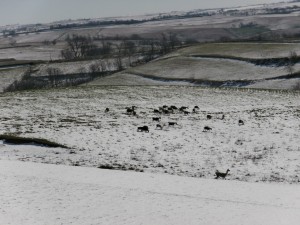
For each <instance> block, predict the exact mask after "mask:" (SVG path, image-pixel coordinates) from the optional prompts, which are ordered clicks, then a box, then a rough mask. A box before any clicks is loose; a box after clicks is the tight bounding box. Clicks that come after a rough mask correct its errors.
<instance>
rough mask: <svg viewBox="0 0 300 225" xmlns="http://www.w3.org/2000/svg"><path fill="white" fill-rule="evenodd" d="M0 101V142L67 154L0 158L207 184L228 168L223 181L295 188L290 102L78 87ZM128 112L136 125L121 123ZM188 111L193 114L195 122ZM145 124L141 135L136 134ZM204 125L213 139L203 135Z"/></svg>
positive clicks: (216, 93) (190, 91) (293, 105)
mask: <svg viewBox="0 0 300 225" xmlns="http://www.w3.org/2000/svg"><path fill="white" fill-rule="evenodd" d="M0 99H1V101H0V112H1V113H0V115H1V117H0V125H1V126H0V134H4V133H10V134H15V135H18V136H24V137H34V138H46V139H48V140H50V141H54V142H57V143H60V144H64V145H67V146H69V147H70V148H71V149H59V148H58V149H56V148H54V149H53V148H52V149H47V148H44V149H42V148H37V147H35V146H15V145H9V144H4V145H2V146H1V148H0V149H1V151H0V159H14V160H22V161H34V162H43V163H53V164H64V165H78V166H88V167H110V168H113V169H119V170H135V171H144V172H153V173H168V174H176V175H180V176H191V177H204V178H208V179H212V178H213V177H214V176H213V174H214V172H215V170H216V169H219V170H223V171H225V170H226V169H227V168H229V169H230V170H231V172H230V176H228V179H230V180H242V181H250V182H285V183H299V181H300V180H299V172H300V167H299V165H300V164H299V162H300V146H299V141H298V140H299V139H300V136H299V135H300V132H299V126H300V115H299V112H300V111H299V105H300V100H299V99H300V96H299V93H293V92H281V91H278V92H269V91H256V90H230V89H229V90H225V89H202V88H198V87H184V86H181V87H179V86H173V87H171V86H170V87H157V86H153V87H145V86H140V87H133V86H127V87H126V86H124V87H93V86H87V87H81V88H71V89H54V90H45V91H30V92H19V93H6V94H1V95H0ZM163 105H168V106H171V105H174V106H177V107H178V108H179V107H181V106H188V107H189V108H188V109H187V110H186V111H187V112H189V114H187V115H185V114H184V113H183V112H181V111H179V110H174V112H173V113H170V114H156V113H154V112H153V111H154V109H158V107H162V106H163ZM131 106H136V112H137V116H133V115H128V114H126V107H131ZM194 106H199V108H200V109H199V110H196V112H195V113H193V108H194ZM107 107H108V108H109V109H110V111H109V112H108V113H105V112H104V110H105V108H107ZM207 115H211V116H212V119H207ZM223 115H224V117H225V118H224V119H223V120H222V116H223ZM153 117H161V121H160V122H157V121H153ZM239 120H243V121H244V123H245V124H244V125H239V123H238V121H239ZM169 122H176V123H177V125H175V126H170V125H169ZM157 124H160V125H161V126H162V127H163V129H157V128H156V125H157ZM144 125H147V126H148V127H149V130H150V131H149V133H144V132H137V128H138V127H140V126H144ZM205 126H209V127H211V128H212V130H211V131H208V132H203V130H204V127H205Z"/></svg>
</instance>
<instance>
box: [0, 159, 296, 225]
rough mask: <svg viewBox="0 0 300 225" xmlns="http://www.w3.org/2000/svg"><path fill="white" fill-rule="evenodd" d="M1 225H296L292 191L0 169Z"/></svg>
mask: <svg viewBox="0 0 300 225" xmlns="http://www.w3.org/2000/svg"><path fill="white" fill-rule="evenodd" d="M0 181H1V185H0V192H1V195H0V224H1V225H9V224H13V225H19V224H22V225H41V224H43V225H56V224H57V225H58V224H65V225H67V224H78V225H79V224H86V225H92V224H95V225H96V224H114V225H121V224H122V225H127V224H128V225H135V224H139V225H153V224H161V225H164V224H165V225H167V224H172V225H182V224H186V225H189V224H191V225H192V224H210V225H214V224H218V225H229V224H230V225H235V224H236V225H258V224H272V225H296V224H299V220H300V214H299V210H300V192H299V186H297V185H278V184H256V183H245V182H237V181H225V180H224V181H223V180H205V179H198V178H186V177H178V176H171V175H158V174H156V175H154V174H144V173H135V172H122V171H110V170H100V169H96V168H83V167H70V166H60V165H50V164H38V163H28V162H27V163H24V162H17V161H5V160H1V161H0Z"/></svg>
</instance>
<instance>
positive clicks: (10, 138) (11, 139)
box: [0, 134, 68, 148]
mask: <svg viewBox="0 0 300 225" xmlns="http://www.w3.org/2000/svg"><path fill="white" fill-rule="evenodd" d="M0 140H4V143H8V144H17V145H21V144H37V145H43V146H46V147H51V148H68V147H67V146H65V145H61V144H58V143H55V142H51V141H48V140H46V139H41V138H25V137H18V136H15V135H13V134H3V135H0Z"/></svg>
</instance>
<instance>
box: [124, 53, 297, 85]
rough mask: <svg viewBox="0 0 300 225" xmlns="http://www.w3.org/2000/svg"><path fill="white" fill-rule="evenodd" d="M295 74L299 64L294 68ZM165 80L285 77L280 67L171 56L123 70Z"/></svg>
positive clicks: (227, 60) (285, 72) (284, 70)
mask: <svg viewBox="0 0 300 225" xmlns="http://www.w3.org/2000/svg"><path fill="white" fill-rule="evenodd" d="M294 69H295V71H298V70H300V65H299V64H296V65H295V66H294ZM126 72H127V73H132V74H143V75H149V76H155V77H161V78H169V79H190V80H193V79H195V80H197V79H198V80H215V81H226V80H259V79H266V78H272V77H277V76H282V75H286V74H287V73H288V72H287V70H286V68H284V67H270V66H269V67H268V66H256V65H254V64H251V63H247V62H242V61H238V60H229V59H211V58H197V57H174V58H169V59H163V60H157V61H154V62H150V63H147V64H145V65H142V66H139V67H135V68H132V69H129V70H127V71H126Z"/></svg>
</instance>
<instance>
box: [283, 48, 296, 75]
mask: <svg viewBox="0 0 300 225" xmlns="http://www.w3.org/2000/svg"><path fill="white" fill-rule="evenodd" d="M288 59H289V60H288V63H287V65H286V67H285V68H286V70H287V72H288V73H289V74H290V75H292V74H293V73H294V71H295V68H294V65H295V64H296V63H297V62H298V55H297V53H296V52H295V51H290V54H289V57H288Z"/></svg>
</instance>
